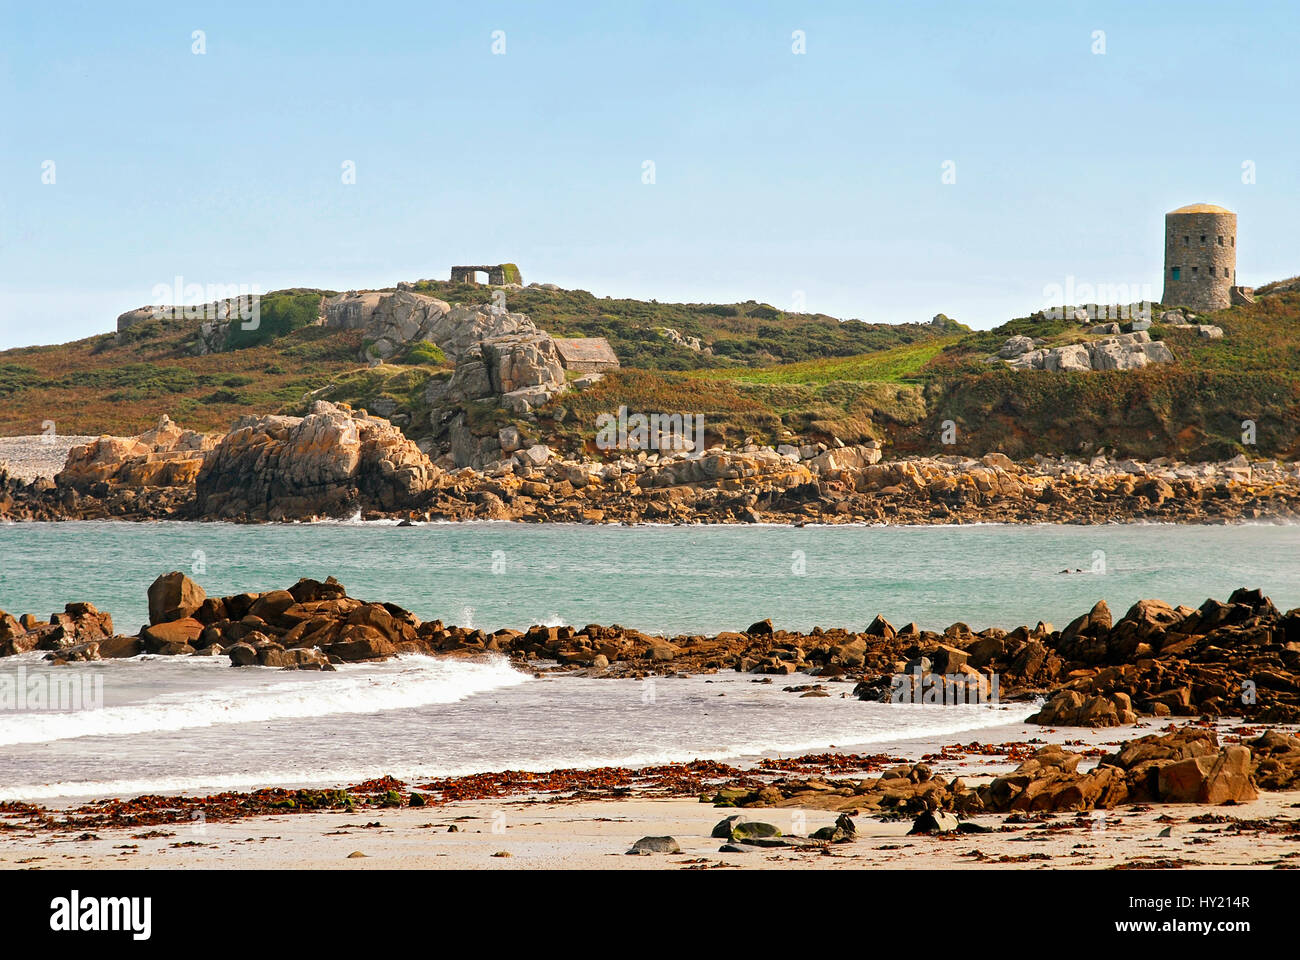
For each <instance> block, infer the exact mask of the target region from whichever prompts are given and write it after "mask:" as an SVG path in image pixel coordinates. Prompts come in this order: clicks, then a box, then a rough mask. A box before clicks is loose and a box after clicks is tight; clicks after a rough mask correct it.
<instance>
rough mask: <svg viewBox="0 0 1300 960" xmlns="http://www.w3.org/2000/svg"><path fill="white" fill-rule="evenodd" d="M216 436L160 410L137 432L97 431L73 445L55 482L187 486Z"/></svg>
mask: <svg viewBox="0 0 1300 960" xmlns="http://www.w3.org/2000/svg"><path fill="white" fill-rule="evenodd" d="M217 439H218V436H217V435H216V434H208V433H196V432H195V431H193V430H182V429H181V428H180V427H178V426H177V425H176V424H174V423H173V422H172V421H171V418H169V417H168V416H167V415H166V414H164V415H163V416H162V417H161V418H160V419H159V421H158V425H157V426H155V427H154V428H153V429H152V430H147V431H145V432H144V433H142V434H140V435H139V436H138V437H110V436H102V437H99V438H98V439H96V440H92V441H91V442H90V443H86V444H82V445H80V446H75V447H73V448H72V449H71V450H69V451H68V457H67V460H66V461H65V463H64V465H63V469H62V470H61V471H60V472H59V473H58V474H57V475H56V476H55V478H54V482H55V483H56V484H57V485H58V486H59V487H66V488H70V489H73V490H78V491H81V492H83V493H84V492H86V491H88V490H90V489H91V488H92V487H94V486H95V485H96V484H100V483H107V484H109V485H110V486H112V487H130V488H141V487H144V488H153V487H188V486H190V485H192V484H193V483H194V479H195V477H197V476H198V473H199V469H200V468H201V467H202V464H203V458H204V456H205V455H206V454H207V452H208V451H209V450H211V449H212V448H213V447H214V446H216V443H217Z"/></svg>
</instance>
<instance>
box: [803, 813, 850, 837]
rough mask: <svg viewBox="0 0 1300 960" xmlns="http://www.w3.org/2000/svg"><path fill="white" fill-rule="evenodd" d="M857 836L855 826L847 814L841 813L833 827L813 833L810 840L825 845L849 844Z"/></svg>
mask: <svg viewBox="0 0 1300 960" xmlns="http://www.w3.org/2000/svg"><path fill="white" fill-rule="evenodd" d="M857 835H858V827H857V824H855V823H854V822H853V818H852V817H850V816H849V815H848V814H847V813H841V814H840V815H839V817H837V818H836V820H835V824H834V826H830V827H822V828H821V829H819V830H815V831H813V834H812V836H811V838H810V839H813V840H820V841H823V842H826V843H849V842H850V841H852V840H856V839H857Z"/></svg>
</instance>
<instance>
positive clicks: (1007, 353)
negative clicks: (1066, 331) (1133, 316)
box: [997, 324, 1174, 372]
mask: <svg viewBox="0 0 1300 960" xmlns="http://www.w3.org/2000/svg"><path fill="white" fill-rule="evenodd" d="M1111 326H1115V325H1113V324H1112V325H1111ZM1106 332H1109V330H1107V331H1106ZM1116 332H1117V333H1118V327H1116ZM1041 344H1043V341H1042V340H1041V339H1037V340H1036V339H1034V338H1033V337H1026V336H1014V337H1009V338H1008V339H1007V341H1006V342H1005V343H1003V344H1002V346H1001V348H1000V349H999V350H998V353H997V359H999V360H1005V361H1006V364H1007V366H1008V367H1010V368H1011V369H1013V370H1056V371H1081V372H1091V371H1093V370H1138V369H1141V368H1142V367H1145V366H1148V365H1150V364H1153V363H1156V364H1158V363H1173V362H1174V355H1173V353H1172V352H1171V351H1170V349H1169V348H1168V347H1167V346H1166V345H1165V344H1164V343H1162V342H1160V341H1159V340H1152V339H1151V334H1149V333H1147V332H1146V331H1145V330H1136V331H1133V332H1131V333H1119V334H1118V335H1117V336H1109V337H1105V338H1103V339H1100V340H1088V341H1085V342H1083V343H1071V344H1066V345H1064V346H1060V347H1047V346H1043V345H1041Z"/></svg>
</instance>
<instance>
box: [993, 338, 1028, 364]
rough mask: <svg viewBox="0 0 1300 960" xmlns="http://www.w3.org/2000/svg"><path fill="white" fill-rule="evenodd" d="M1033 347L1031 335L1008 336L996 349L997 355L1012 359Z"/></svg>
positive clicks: (1004, 358)
mask: <svg viewBox="0 0 1300 960" xmlns="http://www.w3.org/2000/svg"><path fill="white" fill-rule="evenodd" d="M1033 349H1034V338H1033V337H1022V336H1015V337H1008V338H1007V340H1006V342H1005V343H1003V344H1002V346H1001V347H1000V348H999V349H998V356H999V357H1001V358H1002V359H1003V360H1012V359H1014V358H1016V357H1019V356H1021V355H1023V354H1026V353H1029V352H1030V351H1031V350H1033Z"/></svg>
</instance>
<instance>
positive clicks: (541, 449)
mask: <svg viewBox="0 0 1300 960" xmlns="http://www.w3.org/2000/svg"><path fill="white" fill-rule="evenodd" d="M524 459H525V460H526V461H528V462H529V463H531V464H532V465H533V466H535V467H540V466H542V465H543V464H544V463H546V461H548V460H550V459H551V448H550V447H548V446H546V445H545V444H542V443H535V444H533V445H532V446H531V447H529V448H528V449H527V450H525V451H524Z"/></svg>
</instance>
